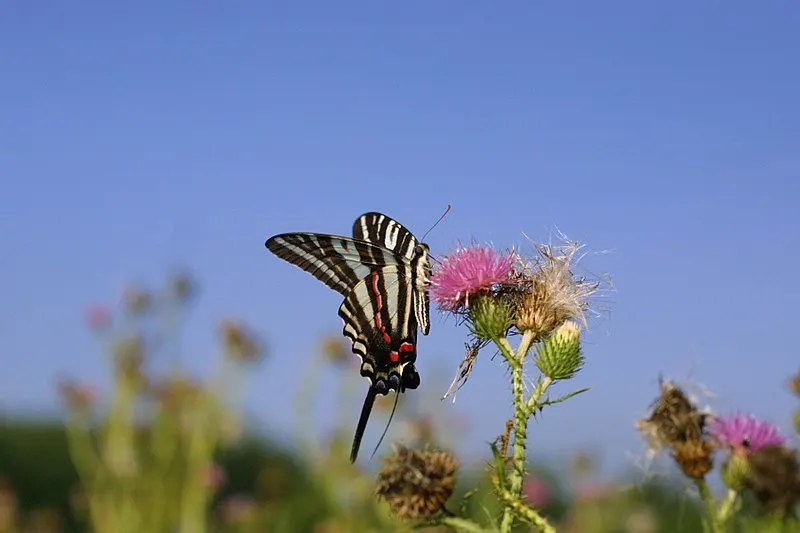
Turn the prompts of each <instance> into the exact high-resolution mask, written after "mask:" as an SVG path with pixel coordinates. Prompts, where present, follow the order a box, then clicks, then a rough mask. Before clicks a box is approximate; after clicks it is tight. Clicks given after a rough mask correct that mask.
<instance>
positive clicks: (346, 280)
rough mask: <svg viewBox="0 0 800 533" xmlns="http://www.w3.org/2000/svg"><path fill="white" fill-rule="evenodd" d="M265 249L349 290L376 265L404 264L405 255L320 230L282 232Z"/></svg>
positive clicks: (345, 292) (342, 291) (343, 290)
mask: <svg viewBox="0 0 800 533" xmlns="http://www.w3.org/2000/svg"><path fill="white" fill-rule="evenodd" d="M265 244H266V247H267V249H269V251H271V252H272V253H274V254H275V255H277V256H278V257H280V258H281V259H283V260H284V261H287V262H289V263H292V264H293V265H296V266H298V267H300V268H302V269H303V270H305V271H306V272H308V273H309V274H311V275H312V276H314V277H315V278H317V279H318V280H320V281H322V282H323V283H324V284H325V285H327V286H328V287H330V288H331V289H333V290H335V291H337V292H338V293H340V294H342V295H344V296H347V295H348V293H349V292H350V290H351V289H352V288H353V287H354V286H355V285H357V284H358V283H359V282H360V281H361V280H362V279H364V278H366V277H367V276H368V275H369V274H370V272H372V271H373V270H374V269H375V268H376V267H383V266H387V265H404V264H407V263H408V261H407V260H406V258H405V257H403V256H400V255H398V254H396V253H395V252H393V251H391V250H389V249H385V248H383V247H381V246H377V245H375V244H370V243H369V242H365V241H359V240H355V239H351V238H349V237H339V236H336V235H323V234H320V233H283V234H281V235H275V236H274V237H271V238H270V239H269V240H267V242H266V243H265Z"/></svg>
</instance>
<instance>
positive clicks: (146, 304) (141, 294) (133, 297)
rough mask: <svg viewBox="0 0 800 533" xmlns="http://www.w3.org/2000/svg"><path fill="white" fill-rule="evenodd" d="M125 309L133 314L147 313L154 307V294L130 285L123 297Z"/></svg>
mask: <svg viewBox="0 0 800 533" xmlns="http://www.w3.org/2000/svg"><path fill="white" fill-rule="evenodd" d="M122 301H123V305H124V307H125V310H126V311H127V312H128V313H130V314H131V315H133V316H142V315H145V314H147V312H148V311H150V310H151V309H152V307H153V296H152V295H151V294H150V293H149V292H147V291H146V290H144V289H142V288H139V287H135V286H129V287H128V288H126V289H125V292H124V294H123V297H122Z"/></svg>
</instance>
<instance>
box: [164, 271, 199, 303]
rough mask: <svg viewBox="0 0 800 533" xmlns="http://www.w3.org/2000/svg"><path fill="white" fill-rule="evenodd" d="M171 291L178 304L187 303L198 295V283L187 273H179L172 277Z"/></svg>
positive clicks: (170, 282) (170, 280) (170, 281)
mask: <svg viewBox="0 0 800 533" xmlns="http://www.w3.org/2000/svg"><path fill="white" fill-rule="evenodd" d="M169 289H170V292H171V293H172V297H173V298H175V300H176V301H177V302H180V303H186V302H188V301H189V300H190V299H191V298H192V297H193V296H194V295H195V294H196V293H197V283H195V281H194V279H192V277H191V276H190V275H189V274H188V273H187V272H178V273H177V274H174V275H172V276H171V277H170V279H169Z"/></svg>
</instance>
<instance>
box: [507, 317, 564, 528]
mask: <svg viewBox="0 0 800 533" xmlns="http://www.w3.org/2000/svg"><path fill="white" fill-rule="evenodd" d="M533 341H534V335H533V333H532V332H530V331H526V332H525V333H523V335H522V340H521V341H520V343H519V346H517V350H516V352H515V351H514V350H513V348H512V347H511V344H510V343H509V342H508V339H507V338H506V337H501V338H499V339H497V340H496V344H497V346H498V348H500V351H501V352H502V354H503V356H504V357H505V359H506V361H507V362H508V364H509V366H510V367H511V392H512V395H513V399H514V426H513V437H512V439H513V440H512V441H511V443H512V445H513V448H514V459H513V464H514V467H513V469H512V471H511V472H510V473H509V475H508V481H509V483H508V488H504V487H501V489H502V490H500V497H501V499H502V500H503V502H504V509H503V518H502V521H501V523H500V531H501V533H510V531H511V528H512V526H513V525H514V516H515V515H517V516H519V517H520V518H523V519H525V520H526V521H528V522H530V523H532V524H533V525H534V526H536V527H537V528H538V529H539V530H540V531H542V532H544V533H554V532H555V529H554V528H553V527H552V526H551V525H550V524H549V523H548V522H547V520H546V519H545V518H544V517H542V516H541V515H540V514H539V513H537V512H536V511H535V510H534V509H532V508H530V507H529V506H527V505H526V504H524V503H523V501H522V485H523V480H524V479H525V464H526V462H527V455H526V440H527V438H528V418H529V417H530V416H531V413H532V410H530V409H528V405H529V403H530V402H531V401H532V402H533V404H534V405H535V403H536V402H537V401H538V400H539V398H541V396H542V394H544V391H545V390H547V387H548V386H549V382H547V383H545V382H544V381H540V382H539V384H538V385H537V387H536V390H535V391H534V392H533V394H532V395H531V398H530V399H526V398H525V382H524V374H523V361H524V360H525V356H526V355H527V354H528V351H529V350H530V348H531V346H532V345H533Z"/></svg>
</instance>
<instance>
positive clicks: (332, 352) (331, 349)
mask: <svg viewBox="0 0 800 533" xmlns="http://www.w3.org/2000/svg"><path fill="white" fill-rule="evenodd" d="M350 353H351V352H350V349H349V348H348V346H347V344H345V342H344V340H343V339H342V337H341V336H339V335H327V336H326V337H325V338H324V339H322V355H323V357H325V359H327V360H328V361H330V362H331V363H333V364H334V365H343V364H346V363H347V360H348V359H350Z"/></svg>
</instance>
